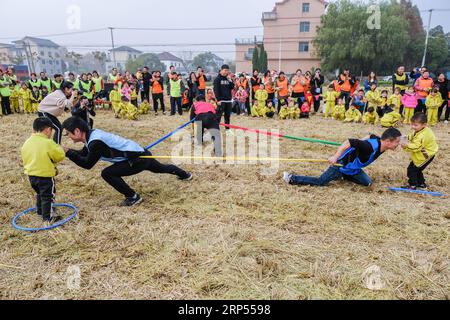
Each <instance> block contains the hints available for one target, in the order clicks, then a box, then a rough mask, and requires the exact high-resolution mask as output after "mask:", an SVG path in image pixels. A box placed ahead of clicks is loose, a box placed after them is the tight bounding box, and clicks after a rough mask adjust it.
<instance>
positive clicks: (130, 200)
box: [121, 193, 142, 207]
mask: <svg viewBox="0 0 450 320" xmlns="http://www.w3.org/2000/svg"><path fill="white" fill-rule="evenodd" d="M141 202H142V198H141V196H140V195H139V194H137V193H136V194H135V195H134V197H132V198H127V199H125V201H124V202H122V205H121V206H122V207H133V206H136V205H138V204H140V203H141Z"/></svg>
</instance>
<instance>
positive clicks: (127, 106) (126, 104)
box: [120, 96, 139, 120]
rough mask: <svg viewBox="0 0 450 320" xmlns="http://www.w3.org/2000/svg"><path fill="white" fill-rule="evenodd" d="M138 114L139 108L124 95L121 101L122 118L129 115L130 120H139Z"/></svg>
mask: <svg viewBox="0 0 450 320" xmlns="http://www.w3.org/2000/svg"><path fill="white" fill-rule="evenodd" d="M138 114H139V112H138V110H137V108H136V107H135V106H134V105H133V104H131V102H130V101H129V100H128V98H127V97H125V96H124V97H122V102H121V103H120V117H121V118H122V119H125V117H127V118H128V120H137V117H138Z"/></svg>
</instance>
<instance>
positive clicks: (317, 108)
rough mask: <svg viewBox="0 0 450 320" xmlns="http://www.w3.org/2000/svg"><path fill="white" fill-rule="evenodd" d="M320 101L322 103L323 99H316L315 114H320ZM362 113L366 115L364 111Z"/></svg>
mask: <svg viewBox="0 0 450 320" xmlns="http://www.w3.org/2000/svg"><path fill="white" fill-rule="evenodd" d="M320 101H322V98H321V97H317V98H316V97H314V112H319V109H320ZM361 112H362V113H364V110H361Z"/></svg>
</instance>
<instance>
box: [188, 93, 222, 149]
mask: <svg viewBox="0 0 450 320" xmlns="http://www.w3.org/2000/svg"><path fill="white" fill-rule="evenodd" d="M196 100H197V102H195V103H194V105H193V106H192V108H191V120H192V119H194V118H195V125H196V127H197V134H196V138H197V143H198V144H199V145H201V144H203V135H204V133H205V129H206V130H208V131H209V132H210V134H211V136H212V140H213V141H214V153H215V155H216V157H221V156H222V139H221V134H220V115H218V114H217V111H216V107H215V106H214V105H212V104H211V103H208V102H206V99H205V96H204V95H199V96H198V97H197V99H196Z"/></svg>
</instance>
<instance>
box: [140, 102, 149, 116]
mask: <svg viewBox="0 0 450 320" xmlns="http://www.w3.org/2000/svg"><path fill="white" fill-rule="evenodd" d="M149 109H150V104H149V103H148V100H147V99H144V101H143V102H142V103H141V105H140V106H139V114H148V110H149Z"/></svg>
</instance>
